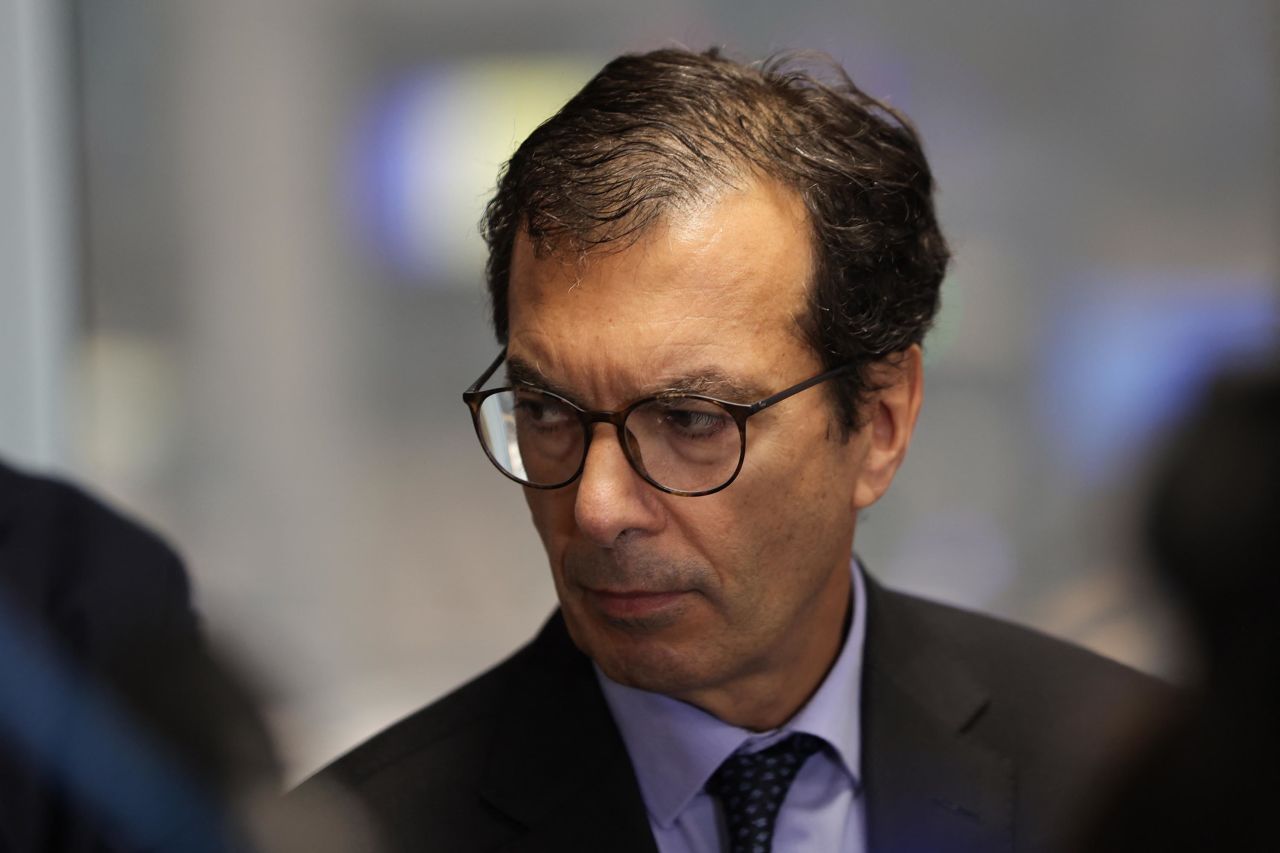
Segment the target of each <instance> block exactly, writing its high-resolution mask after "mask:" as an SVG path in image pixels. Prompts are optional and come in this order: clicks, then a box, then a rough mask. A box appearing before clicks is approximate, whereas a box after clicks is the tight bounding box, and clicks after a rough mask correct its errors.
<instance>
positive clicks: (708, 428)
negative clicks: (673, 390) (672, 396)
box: [660, 399, 733, 440]
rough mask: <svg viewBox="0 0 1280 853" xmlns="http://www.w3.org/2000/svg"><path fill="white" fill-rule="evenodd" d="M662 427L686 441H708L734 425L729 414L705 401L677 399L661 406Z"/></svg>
mask: <svg viewBox="0 0 1280 853" xmlns="http://www.w3.org/2000/svg"><path fill="white" fill-rule="evenodd" d="M660 411H661V415H662V425H663V427H664V428H665V429H667V430H669V431H671V432H672V433H674V434H675V435H678V436H679V437H681V438H686V439H695V440H696V439H707V438H712V437H714V436H716V435H718V434H719V433H720V432H721V431H722V430H724V429H726V428H728V427H729V426H731V425H732V422H733V418H731V417H729V413H728V412H726V411H725V410H724V409H722V408H720V407H719V406H717V405H715V404H714V403H708V402H706V401H704V400H694V399H677V400H670V401H667V402H664V403H662V404H661V408H660Z"/></svg>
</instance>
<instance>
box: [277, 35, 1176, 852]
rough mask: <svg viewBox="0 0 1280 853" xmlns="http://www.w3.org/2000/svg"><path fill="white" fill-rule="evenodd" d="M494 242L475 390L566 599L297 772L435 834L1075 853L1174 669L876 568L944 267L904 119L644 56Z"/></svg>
mask: <svg viewBox="0 0 1280 853" xmlns="http://www.w3.org/2000/svg"><path fill="white" fill-rule="evenodd" d="M484 228H485V236H486V239H487V242H488V246H489V260H488V267H487V274H488V286H489V290H490V295H491V298H492V311H493V323H494V327H495V331H496V334H497V337H498V340H499V342H500V344H501V345H502V350H501V352H500V353H499V354H498V356H497V358H496V359H495V360H494V361H493V363H492V364H490V365H489V366H488V368H487V369H485V370H484V371H483V373H482V374H481V375H480V377H479V379H478V380H477V381H476V382H475V383H474V384H473V385H472V386H471V388H469V389H468V391H467V392H466V394H465V395H464V397H465V400H466V402H467V404H468V406H469V407H470V409H471V412H472V416H473V419H474V422H475V427H476V433H477V436H478V437H479V440H480V443H481V445H482V448H483V450H484V452H485V453H486V455H487V456H488V457H489V459H490V461H492V462H493V463H494V465H495V466H496V467H497V468H498V469H499V470H500V471H501V472H502V473H503V474H505V475H506V476H507V477H509V478H510V479H512V480H514V481H516V482H517V483H519V484H521V485H522V486H523V487H524V496H525V498H526V501H527V502H528V505H529V509H530V512H531V515H532V519H533V524H534V526H535V528H536V529H537V531H538V533H539V535H540V537H541V539H542V542H543V545H544V547H545V550H546V553H547V557H548V560H549V563H550V567H551V573H552V578H553V580H554V584H555V589H556V592H557V596H558V598H559V603H560V607H559V609H558V611H557V612H556V613H555V614H554V615H553V616H552V618H551V619H550V621H549V622H548V623H547V624H546V626H545V628H544V629H543V630H542V632H541V633H540V634H539V635H538V637H537V638H536V639H534V640H533V642H532V643H531V644H529V645H528V646H526V647H525V648H524V649H522V650H520V651H519V652H518V653H516V654H515V655H514V656H513V657H512V658H510V659H509V660H507V661H506V662H505V663H502V664H501V665H499V666H498V667H496V668H495V669H493V670H491V671H490V672H488V673H487V674H485V675H482V676H480V677H479V678H477V679H476V680H474V681H472V682H471V683H469V684H467V685H465V686H464V687H462V688H460V689H459V690H457V691H456V692H454V693H453V694H451V695H449V696H447V697H445V698H444V699H441V700H440V701H438V702H436V703H435V704H433V705H431V706H429V707H427V708H425V709H423V710H421V711H419V712H417V713H415V714H413V715H411V716H410V717H408V718H407V719H405V720H403V721H401V722H399V723H397V724H396V725H394V726H392V727H391V728H390V729H388V730H386V731H384V732H382V733H381V734H379V735H377V736H375V737H374V738H373V739H371V740H370V741H368V742H367V743H365V744H363V745H362V746H360V747H358V748H357V749H355V750H354V751H353V752H351V753H350V754H348V755H346V756H345V757H343V758H341V759H339V760H338V761H337V762H335V763H334V764H333V765H331V766H330V767H329V768H327V769H326V770H324V771H322V772H321V773H320V774H318V776H317V777H316V779H315V780H313V781H312V782H310V783H308V784H307V785H304V786H303V788H302V790H303V791H306V790H308V789H309V787H310V786H311V785H313V784H317V783H318V782H317V780H318V781H319V782H329V783H334V782H336V783H339V784H343V785H345V786H347V787H348V788H349V789H350V790H352V791H353V792H354V793H355V795H356V796H357V797H358V798H359V799H360V801H361V802H363V803H364V804H365V805H366V807H367V808H368V809H369V810H370V812H371V813H372V815H373V816H374V818H375V819H376V820H378V821H379V823H380V825H381V827H382V829H383V830H384V831H385V832H386V833H387V835H388V841H389V843H390V845H391V848H392V849H394V850H406V851H407V850H425V849H433V850H449V851H466V850H496V849H512V850H514V849H520V850H547V851H551V850H555V851H574V850H582V851H600V850H609V851H663V853H686V851H690V852H691V851H721V850H727V851H742V850H775V851H784V850H785V851H798V850H806V851H836V850H840V851H865V850H871V851H925V850H927V851H988V850H990V851H996V850H999V851H1034V850H1043V849H1046V848H1048V847H1049V846H1050V845H1051V843H1052V842H1054V841H1055V840H1056V839H1057V838H1058V837H1059V836H1058V834H1057V833H1058V827H1057V822H1058V820H1059V818H1060V815H1061V814H1062V813H1064V811H1065V810H1066V807H1067V805H1068V804H1069V803H1070V802H1072V801H1073V799H1074V797H1075V795H1076V794H1077V793H1078V786H1079V785H1080V784H1081V782H1082V780H1084V779H1086V778H1089V777H1088V773H1087V771H1088V769H1089V768H1090V767H1091V766H1092V765H1093V764H1094V763H1095V762H1096V760H1097V759H1098V756H1097V754H1096V753H1097V751H1098V738H1097V737H1096V734H1097V732H1099V731H1100V730H1101V729H1103V728H1105V727H1106V726H1108V725H1109V724H1110V721H1111V719H1112V717H1113V715H1115V714H1116V713H1117V712H1118V709H1119V708H1121V707H1122V706H1123V705H1124V704H1125V703H1126V702H1128V701H1129V700H1131V699H1133V698H1135V697H1136V696H1138V695H1140V694H1143V693H1144V692H1145V691H1146V690H1148V689H1150V688H1151V686H1152V682H1151V681H1150V680H1149V679H1146V678H1145V677H1144V676H1140V675H1138V674H1137V673H1134V672H1132V671H1131V670H1128V669H1126V668H1124V667H1122V666H1120V665H1118V664H1115V663H1112V662H1110V661H1107V660H1104V659H1102V658H1099V657H1097V656H1095V655H1093V654H1091V653H1088V652H1085V651H1083V650H1080V649H1077V648H1073V647H1070V646H1068V645H1065V644H1063V643H1060V642H1057V641H1054V640H1051V639H1049V638H1047V637H1044V636H1041V635H1039V634H1036V633H1034V632H1031V631H1027V630H1025V629H1021V628H1017V627H1014V626H1012V625H1009V624H1006V623H1003V622H999V621H996V620H994V619H991V618H987V617H983V616H979V615H975V614H972V613H966V612H963V611H960V610H957V609H954V608H951V607H947V606H943V605H939V604H933V603H928V602H925V601H922V600H919V599H917V598H913V597H911V596H907V595H903V594H900V593H897V592H893V591H891V590H888V589H885V588H884V587H882V586H881V585H880V584H879V583H877V582H876V581H875V579H874V578H873V577H872V576H871V575H870V574H869V573H868V572H867V571H866V570H865V569H864V568H863V567H862V566H861V565H860V564H859V563H858V561H857V559H856V558H854V557H853V556H852V554H853V540H854V531H855V527H856V523H857V519H858V517H859V514H860V513H861V512H862V511H863V510H865V509H866V508H867V507H869V506H871V505H872V504H873V503H875V502H876V500H878V499H879V498H880V497H881V496H882V495H883V494H884V493H885V491H886V490H887V489H888V488H889V485H890V482H891V481H892V480H893V477H894V474H895V472H896V471H897V469H898V466H899V465H900V464H902V461H903V459H904V457H905V454H906V452H907V447H908V444H909V443H910V439H911V435H912V431H913V429H914V426H915V422H916V417H917V415H918V413H919V410H920V406H921V403H922V398H923V367H922V355H921V344H922V341H923V338H924V335H925V332H926V331H927V329H928V328H929V326H930V325H931V323H932V320H933V318H934V315H935V313H936V311H937V308H938V299H939V296H938V294H939V287H940V284H941V282H942V279H943V275H944V272H945V270H946V266H947V263H948V260H949V251H948V248H947V244H946V242H945V240H944V238H943V236H942V234H941V232H940V230H939V227H938V223H937V220H936V217H935V213H934V205H933V178H932V176H931V173H930V169H929V166H928V163H927V161H926V159H925V157H924V154H923V152H922V149H921V144H920V141H919V139H918V137H917V135H916V133H915V131H914V129H913V128H912V126H911V125H910V124H909V122H908V121H907V119H906V118H905V117H904V116H903V115H902V114H900V113H899V112H897V111H895V110H894V109H892V108H890V107H888V106H886V105H885V104H883V103H881V102H879V101H876V100H874V99H873V98H871V97H869V96H868V95H866V94H864V93H863V92H862V91H860V90H859V89H858V88H856V87H855V86H854V84H853V83H852V82H850V80H849V79H848V77H847V76H846V75H845V74H844V72H843V71H842V70H841V69H839V68H838V67H834V68H831V69H829V73H828V74H826V75H825V76H815V75H814V74H811V73H810V72H809V71H807V70H806V69H805V68H804V67H801V65H800V64H799V63H798V62H796V61H795V60H792V59H786V58H784V59H781V60H775V61H770V62H767V63H764V64H758V65H744V64H739V63H737V62H734V61H731V60H729V59H727V58H725V57H723V56H722V55H720V53H719V52H717V51H714V50H713V51H708V52H706V53H702V54H698V53H693V52H688V51H685V50H677V49H671V50H659V51H655V52H652V53H647V54H643V55H628V56H623V57H620V58H618V59H616V60H614V61H612V62H610V63H609V64H608V65H606V66H605V68H604V69H603V70H602V71H601V72H599V74H597V75H596V77H595V78H593V79H592V80H591V81H590V82H588V83H587V85H586V86H585V88H583V89H582V91H580V92H579V93H578V94H577V95H576V96H575V97H574V98H572V99H571V100H570V101H569V102H568V103H567V104H566V105H565V106H564V107H563V108H562V109H561V110H560V111H559V112H558V113H557V114H556V115H555V116H553V117H552V118H550V119H549V120H548V121H546V122H545V123H544V124H543V125H542V126H541V127H539V128H538V129H537V130H535V131H534V132H533V134H532V135H530V137H529V138H528V139H526V140H525V141H524V143H523V144H522V145H521V146H520V148H519V149H518V150H517V151H516V153H515V154H514V156H513V157H512V158H511V160H510V161H509V162H508V163H507V165H506V167H505V168H504V170H503V171H502V173H501V175H500V178H499V184H498V188H497V193H496V195H495V197H494V198H493V200H492V201H491V202H490V204H489V206H488V208H487V212H486V219H485V223H484ZM500 369H501V370H502V372H501V373H500V374H499V373H498V371H499V370H500ZM495 375H498V376H499V377H500V378H499V380H498V384H499V387H496V388H491V389H488V390H483V389H484V388H485V385H486V383H488V382H489V381H490V379H491V377H493V376H495ZM938 570H939V571H946V566H939V567H938Z"/></svg>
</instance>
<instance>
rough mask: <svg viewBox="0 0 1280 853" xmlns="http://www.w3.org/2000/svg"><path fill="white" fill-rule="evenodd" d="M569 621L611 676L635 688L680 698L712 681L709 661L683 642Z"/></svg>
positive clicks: (573, 634)
mask: <svg viewBox="0 0 1280 853" xmlns="http://www.w3.org/2000/svg"><path fill="white" fill-rule="evenodd" d="M574 621H575V620H567V624H568V626H569V634H570V636H571V637H572V638H573V641H574V643H575V644H576V645H577V646H578V648H579V649H580V650H581V651H582V652H583V654H585V655H587V657H589V658H591V659H592V660H593V661H595V663H596V665H597V666H599V667H600V669H601V670H602V671H603V672H604V674H605V675H607V676H609V678H611V679H613V680H614V681H616V682H618V683H619V684H625V685H626V686H628V687H634V688H636V689H637V690H648V691H650V692H653V693H662V694H665V695H668V696H674V697H676V698H679V697H680V695H681V694H685V693H688V692H690V691H693V690H696V689H698V688H699V687H702V686H704V685H705V683H706V682H707V681H708V680H709V679H708V678H707V673H706V672H705V671H704V669H705V665H706V662H705V661H701V660H698V659H697V657H696V656H695V655H694V654H692V653H691V652H690V650H689V648H687V647H686V644H684V643H672V642H670V641H669V640H667V639H665V638H663V637H661V636H659V635H658V632H656V631H634V630H627V629H625V628H624V629H619V628H618V627H615V626H612V625H606V624H599V623H595V624H590V625H587V626H583V625H581V624H578V625H575V624H574Z"/></svg>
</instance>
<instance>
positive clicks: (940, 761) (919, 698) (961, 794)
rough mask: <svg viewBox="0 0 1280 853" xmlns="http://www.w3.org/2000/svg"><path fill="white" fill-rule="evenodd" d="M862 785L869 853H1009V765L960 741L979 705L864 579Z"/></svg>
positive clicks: (909, 620)
mask: <svg viewBox="0 0 1280 853" xmlns="http://www.w3.org/2000/svg"><path fill="white" fill-rule="evenodd" d="M867 598H868V602H867V603H868V607H867V614H868V616H867V618H868V623H867V649H866V659H865V667H864V671H865V674H864V680H863V718H862V727H863V731H862V741H863V744H864V764H863V769H864V772H863V776H864V785H865V790H866V792H867V833H868V842H869V843H868V847H869V849H870V850H871V851H872V853H920V851H929V853H939V851H946V853H962V851H965V852H966V853H967V851H983V853H990V851H1007V850H1011V849H1012V796H1013V785H1014V781H1013V769H1012V764H1011V763H1010V762H1009V761H1008V760H1007V759H1005V758H1004V757H1002V756H1000V755H998V754H996V753H994V752H992V751H990V750H989V749H988V748H986V747H985V746H983V745H982V744H979V743H977V742H975V741H974V740H973V739H972V738H967V737H966V736H965V734H964V733H965V731H966V730H967V729H968V728H969V726H971V725H972V723H973V722H974V721H975V720H976V719H977V718H978V717H979V716H981V715H982V713H983V710H984V709H985V708H986V705H987V702H988V697H987V695H986V693H985V691H984V690H983V689H982V688H981V687H980V686H979V685H978V684H977V683H976V682H975V681H973V680H972V678H971V677H970V676H969V675H968V674H967V672H966V671H965V669H964V668H963V667H962V666H960V665H959V664H958V663H957V662H955V661H954V660H952V659H950V658H949V657H947V656H946V654H945V651H944V648H945V647H944V646H943V645H942V644H941V642H940V641H939V640H938V639H937V638H935V637H931V636H929V632H928V630H927V628H926V627H925V626H923V625H921V624H919V620H917V619H916V618H915V617H914V614H913V612H912V604H911V601H910V599H908V598H906V597H903V596H900V595H898V594H896V593H891V592H888V591H886V590H884V589H883V588H881V587H880V586H879V585H878V584H876V583H875V582H874V581H872V580H871V579H869V578H868V583H867Z"/></svg>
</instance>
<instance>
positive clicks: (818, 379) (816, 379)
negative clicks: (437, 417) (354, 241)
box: [462, 347, 857, 498]
mask: <svg viewBox="0 0 1280 853" xmlns="http://www.w3.org/2000/svg"><path fill="white" fill-rule="evenodd" d="M506 358H507V348H506V347H503V348H502V352H500V353H498V357H497V358H496V359H494V360H493V364H491V365H489V367H488V368H487V369H486V370H485V372H484V373H482V374H480V378H479V379H477V380H476V381H475V382H472V383H471V385H470V386H469V387H468V388H467V390H466V391H463V392H462V399H463V402H465V403H466V404H467V407H468V408H469V409H471V424H472V426H473V427H475V431H476V438H478V439H479V440H480V447H481V449H483V450H484V455H485V456H487V457H489V461H490V462H492V463H493V466H494V467H495V468H497V469H498V471H499V472H501V473H502V475H503V476H505V477H507V479H509V480H514V481H515V482H517V483H519V484H520V485H522V486H528V487H529V488H531V489H562V488H564V487H565V486H567V485H569V484H570V483H572V482H573V481H574V480H576V479H578V478H579V477H580V476H582V472H583V470H584V469H585V468H586V467H587V451H589V450H590V449H591V436H592V435H593V434H594V430H592V429H591V425H592V424H596V423H607V424H613V427H614V429H616V430H617V431H618V446H619V447H621V448H622V455H623V456H625V457H626V458H627V464H629V465H630V466H631V468H632V470H634V471H635V472H636V473H637V474H639V475H640V477H641V479H643V480H644V481H645V482H646V483H648V484H649V485H651V486H653V487H654V488H655V489H657V490H659V491H662V492H666V493H667V494H669V495H679V496H681V497H688V498H696V497H702V496H703V495H713V494H715V493H716V492H718V491H720V490H721V489H726V488H728V487H729V486H730V484H732V483H733V481H734V480H736V479H738V474H739V473H740V472H741V471H742V463H743V461H744V460H745V459H746V458H747V418H749V417H751V416H752V415H755V414H759V413H760V412H763V411H764V410H765V409H767V408H769V407H770V406H773V405H776V404H777V403H781V402H782V401H783V400H786V399H787V398H789V397H793V396H795V395H796V394H799V393H800V392H801V391H807V390H808V389H810V388H812V387H813V386H815V385H820V384H822V383H823V382H826V381H828V380H830V379H834V378H836V377H837V376H840V375H841V374H844V373H848V372H849V371H851V370H853V369H854V368H855V367H857V365H856V364H842V365H840V366H839V367H833V368H831V369H830V370H824V371H823V372H822V373H819V374H818V375H817V376H811V377H809V378H808V379H806V380H804V381H803V382H797V383H796V384H795V385H792V386H791V387H789V388H784V389H783V390H781V391H779V392H778V393H776V394H772V395H770V396H768V397H765V398H764V399H763V400H757V401H756V402H754V403H731V402H729V401H728V400H720V399H717V398H715V397H708V396H706V395H704V394H679V395H678V396H679V398H680V399H682V400H701V401H703V402H706V403H712V404H714V405H716V406H719V407H720V408H722V409H724V410H725V411H726V412H728V413H729V415H730V416H731V417H732V418H733V420H734V422H735V423H736V424H737V425H738V438H739V440H738V464H737V466H736V467H735V468H734V469H733V473H732V474H731V475H729V478H728V479H727V480H725V481H724V482H723V483H721V484H720V485H718V486H716V487H715V488H712V489H703V490H701V491H694V492H690V491H685V490H683V489H673V488H671V487H670V486H664V485H663V484H662V483H659V482H657V481H656V480H654V479H653V478H652V477H650V476H649V474H648V472H646V471H645V470H644V468H643V467H642V466H641V464H640V463H639V462H637V461H636V459H635V457H633V456H632V455H631V443H630V442H629V441H627V436H626V429H625V426H626V422H627V418H628V417H629V416H630V415H631V413H632V412H634V411H635V410H636V409H638V408H640V407H641V406H645V405H648V404H649V403H652V402H654V401H655V400H661V399H663V397H664V396H670V395H664V394H652V395H650V396H648V397H644V398H643V399H640V400H636V401H635V402H634V403H631V404H630V405H628V406H627V407H626V408H624V409H620V410H618V411H615V412H603V411H598V412H593V411H588V410H586V409H583V408H582V407H581V406H579V405H577V404H576V403H574V402H573V401H572V400H566V399H565V398H564V397H561V396H560V395H559V394H553V393H552V392H550V391H546V390H543V389H541V388H529V389H526V390H530V391H536V392H537V393H539V394H545V395H546V396H548V397H551V398H552V399H554V400H559V401H560V402H561V403H564V404H565V405H566V406H568V407H569V408H570V409H571V410H572V411H574V412H577V414H578V420H579V422H581V424H582V433H583V440H582V461H581V462H579V463H578V468H577V470H576V471H574V472H573V474H572V475H570V476H569V477H568V478H566V479H565V480H563V481H562V482H559V483H552V484H549V485H547V484H539V483H530V482H527V481H525V480H521V479H520V478H519V477H517V476H515V475H514V474H512V473H511V472H510V471H508V470H507V469H506V468H504V467H502V465H501V463H499V462H498V460H497V459H494V458H493V453H491V452H490V450H489V444H488V442H486V441H485V440H484V433H483V432H482V428H481V426H480V406H481V405H482V404H483V403H484V401H485V400H486V399H488V398H489V397H492V396H493V395H494V394H501V393H502V392H504V391H517V390H520V389H519V388H517V387H516V386H514V385H504V386H502V387H501V388H491V389H489V390H488V391H481V390H480V387H481V386H482V385H484V383H486V382H488V381H489V377H491V376H493V374H494V373H495V372H496V371H497V369H498V367H499V366H500V365H501V364H502V362H504V361H506Z"/></svg>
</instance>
